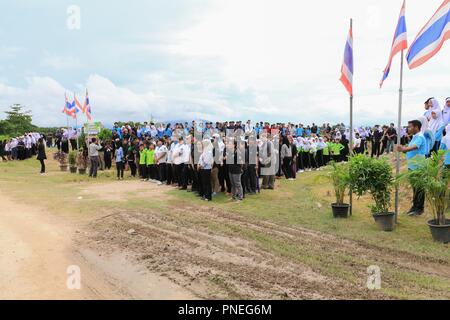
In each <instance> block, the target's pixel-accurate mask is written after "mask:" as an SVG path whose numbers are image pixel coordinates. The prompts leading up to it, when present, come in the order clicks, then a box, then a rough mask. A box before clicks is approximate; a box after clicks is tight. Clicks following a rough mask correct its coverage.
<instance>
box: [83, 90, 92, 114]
mask: <svg viewBox="0 0 450 320" xmlns="http://www.w3.org/2000/svg"><path fill="white" fill-rule="evenodd" d="M83 112H84V113H85V114H86V117H87V119H88V121H91V120H92V113H91V105H90V103H89V93H88V91H87V89H86V99H85V100H84V106H83Z"/></svg>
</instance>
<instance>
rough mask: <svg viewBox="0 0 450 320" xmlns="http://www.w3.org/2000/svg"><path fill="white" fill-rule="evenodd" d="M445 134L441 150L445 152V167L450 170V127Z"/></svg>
mask: <svg viewBox="0 0 450 320" xmlns="http://www.w3.org/2000/svg"><path fill="white" fill-rule="evenodd" d="M445 132H446V133H445V136H444V137H443V138H442V141H441V150H444V151H445V159H444V165H445V167H446V168H450V125H447V126H446V127H445Z"/></svg>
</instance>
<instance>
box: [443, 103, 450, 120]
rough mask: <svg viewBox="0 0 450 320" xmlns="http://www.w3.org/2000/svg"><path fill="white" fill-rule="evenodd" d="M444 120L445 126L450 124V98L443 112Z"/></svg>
mask: <svg viewBox="0 0 450 320" xmlns="http://www.w3.org/2000/svg"><path fill="white" fill-rule="evenodd" d="M442 120H443V121H444V125H445V126H447V125H448V124H449V123H450V97H449V98H447V99H445V106H444V110H442Z"/></svg>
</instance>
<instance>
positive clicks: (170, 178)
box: [166, 163, 175, 185]
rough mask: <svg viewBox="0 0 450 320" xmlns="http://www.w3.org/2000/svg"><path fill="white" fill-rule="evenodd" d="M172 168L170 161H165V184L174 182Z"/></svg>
mask: <svg viewBox="0 0 450 320" xmlns="http://www.w3.org/2000/svg"><path fill="white" fill-rule="evenodd" d="M174 181H175V179H174V175H173V168H172V164H171V163H166V182H167V185H171V184H172V182H174Z"/></svg>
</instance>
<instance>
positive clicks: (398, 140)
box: [395, 50, 404, 222]
mask: <svg viewBox="0 0 450 320" xmlns="http://www.w3.org/2000/svg"><path fill="white" fill-rule="evenodd" d="M401 55H402V57H401V62H400V89H399V91H398V93H399V98H398V122H397V145H400V144H401V137H400V134H401V129H402V105H403V64H404V63H403V61H404V54H403V50H402V54H401ZM396 172H397V176H398V175H399V174H400V152H398V151H397V168H396ZM398 213H399V187H398V185H397V186H396V187H395V222H397V220H398Z"/></svg>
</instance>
